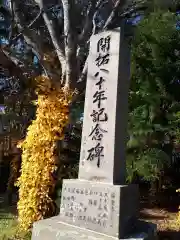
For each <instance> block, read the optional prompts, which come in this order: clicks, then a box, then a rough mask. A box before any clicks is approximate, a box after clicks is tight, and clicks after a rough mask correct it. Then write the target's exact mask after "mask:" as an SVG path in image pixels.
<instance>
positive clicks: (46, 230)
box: [32, 216, 157, 240]
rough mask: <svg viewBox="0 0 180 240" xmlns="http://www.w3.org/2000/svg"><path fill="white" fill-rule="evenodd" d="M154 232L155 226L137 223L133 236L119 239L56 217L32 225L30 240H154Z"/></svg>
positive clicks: (155, 237)
mask: <svg viewBox="0 0 180 240" xmlns="http://www.w3.org/2000/svg"><path fill="white" fill-rule="evenodd" d="M156 232H157V230H156V225H154V224H152V223H147V222H142V221H139V222H138V225H137V228H136V232H135V233H134V234H131V235H130V236H127V237H126V238H121V239H119V238H115V237H111V236H108V235H105V234H100V233H97V232H94V231H90V230H87V229H83V228H80V227H77V226H73V225H70V224H66V223H63V222H61V221H60V220H59V217H58V216H56V217H52V218H49V219H46V220H41V221H38V222H36V223H34V226H33V233H32V240H155V239H157V236H156Z"/></svg>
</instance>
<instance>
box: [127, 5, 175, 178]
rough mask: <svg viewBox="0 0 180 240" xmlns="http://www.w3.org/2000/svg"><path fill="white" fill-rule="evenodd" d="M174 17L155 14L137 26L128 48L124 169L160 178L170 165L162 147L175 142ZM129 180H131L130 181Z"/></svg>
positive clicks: (168, 14)
mask: <svg viewBox="0 0 180 240" xmlns="http://www.w3.org/2000/svg"><path fill="white" fill-rule="evenodd" d="M177 21H178V17H176V16H175V15H174V14H172V13H170V12H163V11H159V10H158V11H156V12H154V13H151V14H150V15H149V16H148V17H146V18H145V19H144V20H143V21H142V22H141V23H140V24H139V26H138V28H137V30H136V34H135V37H134V42H133V46H132V75H131V91H130V106H129V107H130V114H129V115H130V116H129V125H128V131H129V136H130V139H129V142H128V160H127V163H128V164H127V167H128V173H129V174H130V176H133V173H134V172H138V173H139V174H140V175H142V176H143V177H144V178H145V179H148V180H150V179H155V178H158V177H159V176H160V174H161V172H162V171H163V169H164V167H165V166H168V165H169V163H170V154H169V156H168V155H167V154H166V153H165V149H164V148H163V144H164V141H165V139H166V138H168V139H169V143H170V144H172V139H174V138H175V139H176V141H179V138H178V132H179V111H180V104H179V101H180V95H179V93H180V82H179V79H180V60H179V59H180V52H179V49H180V31H177V29H176V27H175V26H176V22H177ZM130 179H131V178H130Z"/></svg>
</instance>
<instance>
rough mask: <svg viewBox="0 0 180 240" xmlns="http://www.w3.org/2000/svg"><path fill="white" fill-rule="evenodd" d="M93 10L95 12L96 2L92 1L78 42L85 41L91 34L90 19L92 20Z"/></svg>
mask: <svg viewBox="0 0 180 240" xmlns="http://www.w3.org/2000/svg"><path fill="white" fill-rule="evenodd" d="M95 10H96V1H95V0H92V1H91V5H90V6H89V8H88V10H87V16H86V20H85V24H84V28H83V30H82V32H81V34H80V36H79V37H78V42H84V41H85V40H86V38H88V35H89V33H90V32H91V28H92V19H93V16H94V12H95Z"/></svg>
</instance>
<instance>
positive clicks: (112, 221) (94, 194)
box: [59, 180, 139, 238]
mask: <svg viewBox="0 0 180 240" xmlns="http://www.w3.org/2000/svg"><path fill="white" fill-rule="evenodd" d="M138 200H139V198H138V187H137V186H136V185H129V186H126V185H124V186H118V185H117V186H115V185H111V184H105V183H104V184H102V183H96V182H89V181H80V180H65V181H64V183H63V191H62V199H61V209H60V216H59V219H60V221H62V222H65V223H68V224H72V225H75V226H78V227H81V228H86V229H89V230H92V231H96V232H99V233H103V234H107V235H110V236H113V237H118V238H120V237H122V236H125V235H126V234H127V233H128V232H129V231H130V229H132V228H133V226H135V224H136V219H137V217H138V212H139V211H138V210H139V209H138V202H139V201H138Z"/></svg>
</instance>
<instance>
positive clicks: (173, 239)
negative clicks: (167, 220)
mask: <svg viewBox="0 0 180 240" xmlns="http://www.w3.org/2000/svg"><path fill="white" fill-rule="evenodd" d="M158 238H159V239H158V240H180V232H175V231H163V232H159V233H158Z"/></svg>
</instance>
